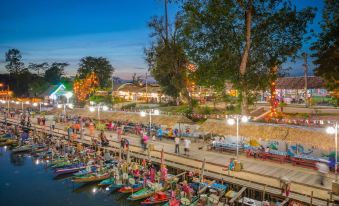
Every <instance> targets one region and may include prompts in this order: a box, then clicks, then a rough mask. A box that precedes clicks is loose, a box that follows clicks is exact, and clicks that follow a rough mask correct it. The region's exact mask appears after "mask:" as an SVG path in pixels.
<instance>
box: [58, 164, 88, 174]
mask: <svg viewBox="0 0 339 206" xmlns="http://www.w3.org/2000/svg"><path fill="white" fill-rule="evenodd" d="M84 169H86V166H85V165H84V164H78V165H74V166H71V167H65V168H60V169H57V170H56V171H55V173H56V174H57V175H61V174H71V173H75V172H78V171H80V170H84Z"/></svg>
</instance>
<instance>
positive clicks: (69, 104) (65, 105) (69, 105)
mask: <svg viewBox="0 0 339 206" xmlns="http://www.w3.org/2000/svg"><path fill="white" fill-rule="evenodd" d="M66 107H68V108H70V109H73V107H74V105H73V104H72V103H68V104H58V105H57V108H59V109H61V108H64V114H65V115H66Z"/></svg>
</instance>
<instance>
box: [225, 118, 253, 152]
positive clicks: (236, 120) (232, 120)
mask: <svg viewBox="0 0 339 206" xmlns="http://www.w3.org/2000/svg"><path fill="white" fill-rule="evenodd" d="M248 119H249V118H248V117H247V116H241V115H236V116H235V117H232V118H228V119H227V124H229V125H231V126H232V125H234V124H236V125H237V147H236V148H237V150H236V155H237V159H238V157H239V120H241V122H243V123H246V122H248Z"/></svg>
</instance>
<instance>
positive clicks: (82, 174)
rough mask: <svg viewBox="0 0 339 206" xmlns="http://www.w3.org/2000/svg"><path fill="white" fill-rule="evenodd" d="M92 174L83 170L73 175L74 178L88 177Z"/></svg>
mask: <svg viewBox="0 0 339 206" xmlns="http://www.w3.org/2000/svg"><path fill="white" fill-rule="evenodd" d="M92 173H93V172H92V171H88V170H86V169H83V170H80V171H78V172H76V173H74V174H73V176H74V177H81V176H85V175H89V174H92Z"/></svg>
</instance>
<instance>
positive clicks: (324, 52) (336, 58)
mask: <svg viewBox="0 0 339 206" xmlns="http://www.w3.org/2000/svg"><path fill="white" fill-rule="evenodd" d="M338 11H339V2H338V1H335V0H325V7H324V10H323V20H322V22H321V32H320V34H319V35H318V40H317V41H316V42H315V43H313V45H312V47H311V49H312V50H313V51H315V53H314V54H313V55H312V56H313V57H315V60H314V62H313V63H314V64H315V65H316V68H315V69H314V73H315V74H316V75H317V76H321V77H323V78H324V79H325V80H326V86H327V88H328V89H329V90H331V91H333V93H334V96H335V97H336V98H337V104H339V65H338V62H339V35H338V34H339V13H338Z"/></svg>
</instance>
